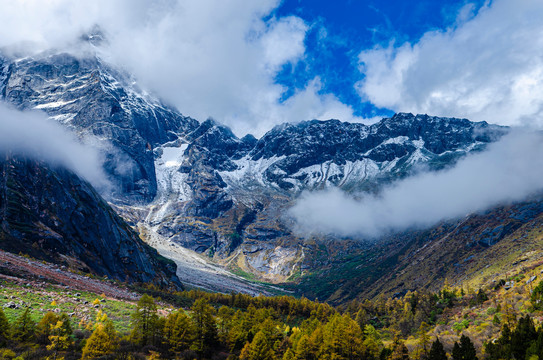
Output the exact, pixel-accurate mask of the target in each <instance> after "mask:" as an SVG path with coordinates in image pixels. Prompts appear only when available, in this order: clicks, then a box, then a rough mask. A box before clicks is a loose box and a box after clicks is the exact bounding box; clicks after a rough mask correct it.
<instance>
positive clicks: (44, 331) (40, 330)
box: [36, 311, 59, 345]
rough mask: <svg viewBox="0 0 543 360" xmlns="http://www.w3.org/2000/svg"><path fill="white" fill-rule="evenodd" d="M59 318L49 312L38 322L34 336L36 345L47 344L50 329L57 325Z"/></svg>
mask: <svg viewBox="0 0 543 360" xmlns="http://www.w3.org/2000/svg"><path fill="white" fill-rule="evenodd" d="M58 321H59V317H58V315H57V314H55V313H53V312H51V311H49V312H47V313H46V314H45V315H43V317H42V318H41V320H40V321H39V322H38V325H37V326H36V335H37V338H38V343H40V344H42V345H45V344H48V343H49V335H51V328H52V327H53V326H55V325H56V324H57V322H58Z"/></svg>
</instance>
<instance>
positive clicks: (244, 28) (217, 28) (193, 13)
mask: <svg viewBox="0 0 543 360" xmlns="http://www.w3.org/2000/svg"><path fill="white" fill-rule="evenodd" d="M279 3H280V2H279V0H259V1H251V0H227V1H221V0H184V1H177V0H155V1H152V2H149V1H144V0H115V1H111V0H96V1H85V2H82V1H69V0H18V1H12V0H0V8H1V9H2V11H1V12H0V23H2V24H3V25H2V27H1V28H0V46H1V45H4V46H5V45H9V44H16V43H20V42H21V41H34V42H37V43H39V47H40V48H41V49H45V48H49V47H52V46H54V47H63V46H66V45H67V44H69V43H70V42H71V41H73V38H74V36H75V35H76V34H81V33H83V32H84V31H85V30H87V29H90V28H92V27H93V25H95V24H97V25H99V26H100V28H101V29H102V30H103V31H104V32H105V33H106V36H107V39H108V44H109V45H108V47H107V49H106V50H105V51H104V54H107V57H108V59H110V60H112V61H114V62H115V63H117V64H121V65H122V66H123V67H126V68H127V69H128V70H129V71H131V72H133V73H134V74H135V76H136V79H138V81H139V82H140V83H141V84H142V85H144V87H147V88H148V89H150V90H152V91H154V92H155V93H157V94H158V95H159V96H160V97H162V98H164V99H165V100H167V101H168V102H170V103H172V104H174V105H176V106H177V107H178V108H179V110H180V111H181V112H183V113H184V114H185V115H190V116H193V117H195V118H197V119H199V120H204V119H205V118H207V117H214V118H215V119H216V120H218V121H220V122H223V123H226V124H227V125H229V126H231V127H233V130H234V131H235V132H237V133H238V134H241V133H243V132H246V131H252V132H256V133H257V135H258V134H261V133H262V132H263V130H264V129H265V130H268V129H269V128H270V127H271V126H272V125H275V124H277V123H281V122H284V121H300V120H306V119H311V118H314V117H319V118H322V116H326V117H342V116H344V115H345V113H347V114H352V110H351V109H350V107H348V106H346V105H343V104H341V103H340V102H339V100H338V99H337V98H335V97H334V96H333V95H328V94H321V93H320V92H316V91H314V90H315V89H317V88H318V90H319V91H320V90H321V89H320V87H315V86H314V85H313V84H308V85H307V89H305V90H304V91H303V92H302V93H307V94H308V95H309V96H311V97H312V98H314V99H313V101H310V102H307V101H305V102H304V101H303V99H302V96H301V95H299V96H297V97H296V98H295V99H291V100H290V101H289V103H288V104H282V103H281V102H280V99H281V96H282V94H283V92H284V91H285V89H284V88H283V87H282V86H281V85H278V84H277V83H276V82H275V76H276V75H277V73H278V72H279V71H280V70H281V69H282V67H283V66H284V65H285V64H288V63H293V64H294V63H296V62H298V61H300V60H301V59H303V58H304V56H305V44H304V40H305V36H306V32H307V31H308V29H309V27H308V25H307V24H306V23H305V22H304V21H303V20H302V19H300V18H298V17H294V16H289V17H281V18H275V17H273V16H270V14H272V13H273V10H274V9H275V8H276V7H277V6H279ZM104 56H106V55H104ZM304 104H307V106H305V107H304ZM315 104H316V106H317V109H315V108H313V107H311V106H312V105H315ZM327 105H330V107H329V108H326V109H324V108H323V107H326V106H327ZM289 109H292V111H295V113H290V112H289ZM351 117H352V116H351ZM343 119H344V120H348V119H345V118H343Z"/></svg>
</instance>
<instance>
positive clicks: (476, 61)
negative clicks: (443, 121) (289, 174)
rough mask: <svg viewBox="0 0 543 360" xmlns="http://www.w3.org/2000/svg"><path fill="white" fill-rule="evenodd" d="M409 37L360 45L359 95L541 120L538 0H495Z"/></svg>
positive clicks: (405, 105)
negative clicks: (448, 25)
mask: <svg viewBox="0 0 543 360" xmlns="http://www.w3.org/2000/svg"><path fill="white" fill-rule="evenodd" d="M470 11H472V8H471V7H469V5H468V7H467V8H465V9H464V11H461V12H460V14H459V17H458V22H457V24H456V25H455V27H453V28H451V29H448V30H446V31H434V32H428V33H427V34H425V35H424V36H423V37H422V38H421V39H420V41H418V42H417V43H414V44H410V43H405V44H402V45H400V46H397V45H396V44H394V43H392V44H391V45H390V46H389V47H386V48H375V49H371V50H367V51H363V52H362V53H361V54H360V56H359V59H360V62H361V71H362V72H363V74H364V76H365V78H364V80H362V81H361V82H359V83H358V84H357V88H358V91H359V93H360V95H361V96H362V98H363V99H368V100H369V101H371V102H372V103H373V104H375V105H377V106H379V107H385V108H390V109H393V110H395V111H407V112H414V113H415V112H416V113H428V114H432V115H441V116H456V117H467V118H469V119H471V120H486V121H489V122H495V123H500V124H507V125H518V124H526V123H527V122H532V125H537V126H542V125H543V110H542V109H543V22H541V18H543V2H541V1H536V0H518V1H508V0H495V1H492V2H491V3H489V4H487V5H486V6H484V7H483V8H482V9H481V10H480V11H479V12H478V13H477V14H476V15H475V16H472V17H470V15H469V14H470Z"/></svg>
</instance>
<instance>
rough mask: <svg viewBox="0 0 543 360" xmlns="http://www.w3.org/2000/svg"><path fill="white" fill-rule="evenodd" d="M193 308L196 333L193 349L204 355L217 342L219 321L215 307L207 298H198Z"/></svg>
mask: <svg viewBox="0 0 543 360" xmlns="http://www.w3.org/2000/svg"><path fill="white" fill-rule="evenodd" d="M191 310H192V321H193V323H194V328H195V335H196V336H195V342H194V343H193V350H195V351H196V352H198V354H199V356H200V357H202V356H203V355H204V354H206V353H208V352H209V350H211V349H213V348H214V347H215V346H216V344H217V340H218V333H217V323H216V322H215V317H214V316H213V313H214V309H213V307H212V306H211V305H209V303H208V302H207V300H206V299H198V300H196V301H195V302H194V305H193V306H192V308H191Z"/></svg>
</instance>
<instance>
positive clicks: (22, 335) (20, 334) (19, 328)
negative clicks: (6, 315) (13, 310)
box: [13, 308, 36, 342]
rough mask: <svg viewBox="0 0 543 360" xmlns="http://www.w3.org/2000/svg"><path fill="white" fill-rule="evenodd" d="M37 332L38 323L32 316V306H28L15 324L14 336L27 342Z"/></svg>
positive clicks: (20, 340)
mask: <svg viewBox="0 0 543 360" xmlns="http://www.w3.org/2000/svg"><path fill="white" fill-rule="evenodd" d="M35 333H36V323H35V322H34V320H32V318H31V317H30V308H26V309H25V311H24V312H23V313H22V314H21V316H19V318H17V320H16V321H15V324H14V325H13V338H14V339H15V340H17V341H19V342H27V341H30V340H32V338H33V337H34V336H35Z"/></svg>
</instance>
